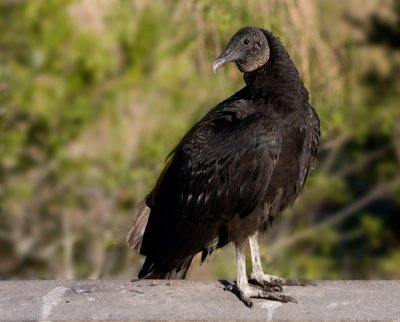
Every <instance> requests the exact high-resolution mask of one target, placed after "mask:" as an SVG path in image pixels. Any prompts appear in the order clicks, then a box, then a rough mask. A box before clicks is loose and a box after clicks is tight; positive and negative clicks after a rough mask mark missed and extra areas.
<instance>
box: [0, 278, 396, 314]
mask: <svg viewBox="0 0 400 322" xmlns="http://www.w3.org/2000/svg"><path fill="white" fill-rule="evenodd" d="M226 283H227V282H224V281H221V282H219V281H166V280H162V281H158V280H146V281H136V282H130V281H107V280H103V281H98V280H82V281H1V282H0V320H1V321H35V320H51V321H55V320H64V321H65V320H74V321H88V320H90V321H92V320H103V321H104V320H105V321H111V320H113V321H121V320H136V321H137V320H200V321H210V320H213V321H214V320H220V321H226V320H247V321H248V320H290V321H297V320H303V321H305V320H306V321H311V320H314V321H315V320H319V321H320V320H325V321H333V320H334V321H338V320H379V321H383V320H391V321H392V320H400V281H319V282H318V285H317V286H308V287H285V288H284V293H285V294H289V295H292V296H294V297H295V298H296V299H297V301H298V303H297V304H293V303H287V304H282V303H278V302H273V301H266V300H259V299H255V300H254V308H253V309H249V308H247V307H245V306H244V304H243V303H241V302H240V301H239V300H238V299H237V298H236V296H235V295H234V294H232V293H231V292H229V291H224V284H226Z"/></svg>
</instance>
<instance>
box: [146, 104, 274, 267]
mask: <svg viewBox="0 0 400 322" xmlns="http://www.w3.org/2000/svg"><path fill="white" fill-rule="evenodd" d="M240 104H243V102H240ZM227 105H228V106H224V108H222V109H221V108H218V109H217V110H216V112H215V113H209V114H207V115H206V117H205V118H203V119H202V120H201V121H200V122H199V123H198V124H196V125H195V126H194V127H193V128H192V129H191V130H190V131H189V132H188V134H187V135H186V136H185V137H184V138H183V139H182V141H181V142H180V143H179V144H178V146H177V147H176V148H175V149H174V151H173V153H172V155H171V156H170V159H169V161H168V166H167V168H166V170H164V172H163V173H162V175H161V176H160V179H159V180H158V182H157V184H156V187H155V188H154V189H153V191H152V193H151V200H152V205H151V213H150V217H149V221H148V224H147V227H146V231H145V234H144V238H143V242H142V246H141V249H140V252H141V253H142V254H144V255H148V256H151V257H152V259H153V260H154V261H155V262H156V263H157V264H156V265H160V266H161V265H162V266H164V267H169V266H170V267H172V266H174V265H177V263H179V261H182V260H184V259H185V258H186V257H187V256H189V255H193V254H196V253H197V252H200V251H202V250H204V249H205V248H206V247H207V245H209V244H210V243H212V242H214V240H215V239H216V238H217V237H218V233H219V229H220V227H221V225H222V224H223V223H224V222H226V221H227V220H229V219H231V218H232V217H233V216H235V215H240V216H241V217H243V216H246V215H248V214H249V213H250V212H251V211H252V210H254V208H255V207H256V206H257V205H258V204H259V203H260V201H261V199H262V198H263V196H264V194H265V192H266V190H267V188H268V183H269V179H270V177H271V174H272V172H273V169H274V166H275V164H276V160H277V159H278V157H279V147H280V140H281V135H280V132H279V129H277V128H275V126H274V124H273V122H272V121H271V120H268V118H266V117H265V116H263V115H260V114H259V113H258V112H256V111H254V112H253V113H250V112H249V109H247V110H245V109H241V110H240V114H239V115H237V113H238V110H239V109H238V107H237V105H235V103H234V102H229V104H227ZM229 107H232V109H230V108H229ZM243 110H245V113H244V112H243Z"/></svg>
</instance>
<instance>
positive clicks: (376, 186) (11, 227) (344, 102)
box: [0, 0, 400, 278]
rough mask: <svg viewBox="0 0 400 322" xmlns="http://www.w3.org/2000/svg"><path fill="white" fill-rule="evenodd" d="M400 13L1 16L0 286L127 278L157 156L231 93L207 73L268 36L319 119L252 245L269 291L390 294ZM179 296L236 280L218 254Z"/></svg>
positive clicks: (198, 4) (228, 8)
mask: <svg viewBox="0 0 400 322" xmlns="http://www.w3.org/2000/svg"><path fill="white" fill-rule="evenodd" d="M399 4H400V2H399V1H392V2H391V1H387V2H385V3H382V2H377V1H373V0H370V1H363V0H351V1H346V2H344V1H342V2H339V1H337V2H334V1H323V0H321V1H312V0H301V1H296V2H295V1H289V0H282V1H278V0H271V1H268V2H267V1H263V0H255V1H251V2H246V1H218V2H215V1H210V0H200V1H195V2H192V1H184V0H175V1H172V0H170V1H161V0H157V1H152V2H149V1H145V0H136V1H133V0H108V1H106V0H98V1H90V0H75V1H72V0H66V1H64V0H62V1H27V0H26V1H24V0H6V1H2V2H1V3H0V250H1V251H0V278H74V277H92V278H97V277H112V276H113V277H115V276H119V277H128V276H131V277H133V276H134V275H135V274H136V271H137V269H138V267H139V266H140V263H141V260H142V259H141V258H140V256H138V255H135V254H134V253H133V252H131V250H130V249H129V248H128V246H127V245H126V243H125V242H124V237H125V235H126V233H127V231H128V229H129V225H130V223H131V222H132V221H133V219H134V215H135V205H136V204H137V203H138V202H139V201H140V200H141V199H142V198H143V196H145V195H146V193H147V192H148V191H149V189H150V187H151V185H152V184H153V183H154V181H155V180H156V178H157V175H158V173H159V172H160V171H161V169H162V167H163V161H164V158H165V156H166V155H167V154H168V152H169V151H170V150H171V149H172V148H173V146H174V145H175V144H176V143H177V141H178V140H179V138H180V137H181V136H182V135H183V134H184V133H185V131H186V130H187V129H188V128H189V127H190V126H191V125H192V124H193V123H194V122H195V121H196V120H198V119H199V118H200V117H201V116H202V115H203V114H204V113H206V112H207V111H208V110H209V109H211V108H212V107H213V106H215V104H217V103H218V102H220V101H221V100H223V99H224V98H226V97H227V96H229V95H230V94H232V93H233V92H234V91H235V90H238V89H239V88H240V87H241V86H242V82H243V81H242V79H241V75H240V73H239V72H238V71H237V70H236V69H235V68H234V66H227V68H225V70H224V71H222V72H221V73H219V74H217V75H213V74H212V73H211V63H212V61H213V59H214V58H215V57H216V56H217V55H218V54H219V53H220V51H221V50H222V48H223V46H224V44H225V43H226V41H227V40H228V39H229V37H230V36H231V35H232V34H233V33H234V32H235V31H236V30H237V29H239V28H240V27H242V26H244V25H256V26H260V27H263V28H267V29H270V30H271V31H273V32H275V33H276V34H278V35H279V36H280V37H281V39H282V41H283V42H284V43H285V45H286V47H287V49H288V51H289V53H290V54H291V56H292V58H293V60H294V61H295V63H296V65H297V66H298V68H299V70H300V73H301V74H302V77H303V79H304V82H305V84H306V86H307V88H309V90H310V94H311V97H312V103H313V105H314V106H315V107H316V109H317V110H318V113H319V115H320V117H321V127H322V134H323V140H322V146H321V150H320V154H319V163H318V165H317V170H316V171H314V172H313V173H312V175H311V177H310V178H309V180H308V182H307V185H306V188H305V191H304V193H303V194H302V196H301V197H300V198H299V200H298V201H297V202H296V203H295V205H294V206H293V207H292V208H291V209H289V210H288V211H287V212H286V213H285V214H284V215H283V216H282V219H281V221H280V222H279V223H277V224H276V225H275V226H274V227H273V229H272V230H271V232H270V233H269V234H268V235H267V236H266V237H265V242H264V243H263V245H265V247H264V249H263V253H264V254H265V255H266V256H265V258H264V259H263V260H264V264H265V265H266V266H268V270H269V271H270V272H272V273H276V274H280V275H290V276H298V277H301V276H303V277H308V278H399V277H400V269H399V267H400V266H399V265H400V254H399V251H398V249H399V246H400V237H399V233H398V232H399V230H400V219H399V218H400V217H399V211H400V188H399V186H400V182H399V181H400V171H399V170H400V169H399V160H400V143H399V142H400V115H399V114H400V110H399V99H400V76H399V75H400V56H399V46H398V39H400V31H399V29H398V21H399V19H400V11H399V8H400V5H399ZM193 266H194V267H193V269H192V271H191V272H190V277H192V278H216V277H218V278H234V277H235V270H234V269H233V268H234V256H233V252H232V250H231V249H230V248H229V247H227V248H225V249H224V250H221V251H218V252H216V253H215V254H214V255H213V256H211V257H210V258H209V259H208V260H207V262H206V263H205V264H204V265H203V267H202V268H198V267H197V265H196V264H194V265H193Z"/></svg>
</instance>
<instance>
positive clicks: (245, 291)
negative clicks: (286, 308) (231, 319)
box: [224, 284, 297, 308]
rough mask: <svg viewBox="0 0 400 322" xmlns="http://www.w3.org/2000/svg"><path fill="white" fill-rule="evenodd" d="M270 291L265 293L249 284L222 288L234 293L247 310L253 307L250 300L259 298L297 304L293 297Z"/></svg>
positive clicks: (263, 290)
mask: <svg viewBox="0 0 400 322" xmlns="http://www.w3.org/2000/svg"><path fill="white" fill-rule="evenodd" d="M271 289H272V288H270V289H269V290H268V291H267V290H265V289H261V288H259V287H257V286H252V285H250V284H247V285H244V286H238V285H228V286H226V287H225V288H224V290H228V291H231V292H233V293H235V294H236V296H237V297H238V298H239V299H240V300H241V301H242V302H243V303H244V304H245V305H246V306H247V307H249V308H252V307H253V302H252V300H251V298H261V299H266V300H272V301H278V302H283V303H288V302H292V303H297V301H296V300H295V299H294V298H293V297H291V296H289V295H283V294H279V293H277V292H274V291H271Z"/></svg>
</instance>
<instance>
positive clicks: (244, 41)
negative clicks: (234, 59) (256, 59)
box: [243, 38, 250, 46]
mask: <svg viewBox="0 0 400 322" xmlns="http://www.w3.org/2000/svg"><path fill="white" fill-rule="evenodd" d="M249 44H250V40H248V39H247V38H245V39H244V40H243V45H246V46H248V45H249Z"/></svg>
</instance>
